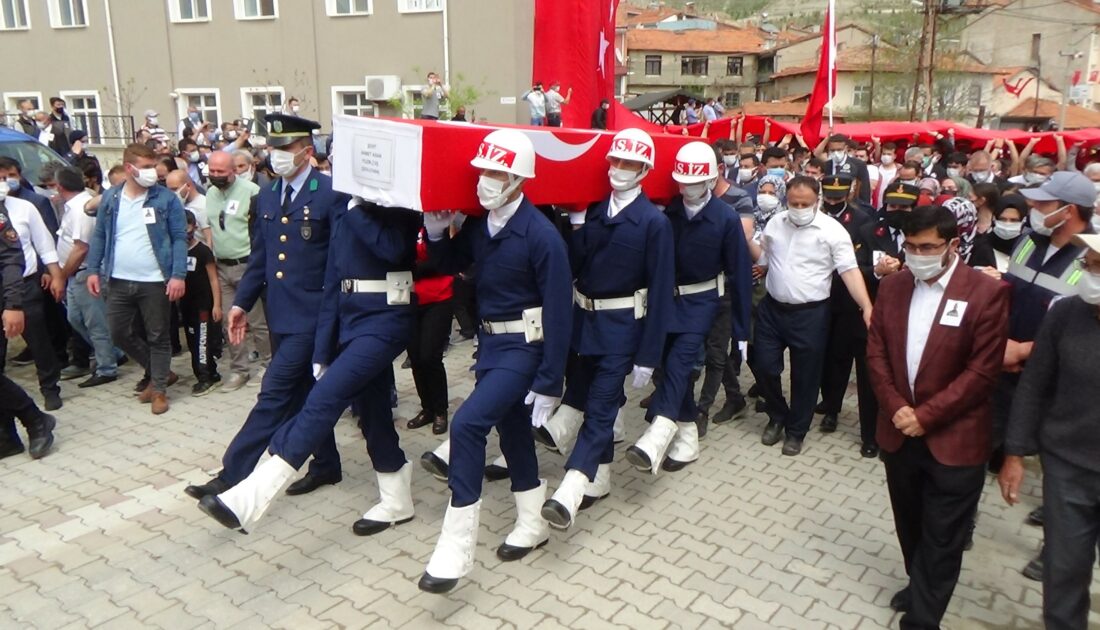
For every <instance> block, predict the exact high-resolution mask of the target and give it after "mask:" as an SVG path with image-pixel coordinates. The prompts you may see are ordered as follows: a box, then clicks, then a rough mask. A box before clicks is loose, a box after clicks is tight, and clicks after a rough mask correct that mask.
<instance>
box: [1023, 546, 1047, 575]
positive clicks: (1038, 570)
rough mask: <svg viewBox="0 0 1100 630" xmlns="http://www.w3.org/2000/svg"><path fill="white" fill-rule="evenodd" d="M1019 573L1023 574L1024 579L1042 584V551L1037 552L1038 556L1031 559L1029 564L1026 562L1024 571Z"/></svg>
mask: <svg viewBox="0 0 1100 630" xmlns="http://www.w3.org/2000/svg"><path fill="white" fill-rule="evenodd" d="M1020 573H1023V574H1024V577H1026V578H1027V579H1029V580H1035V581H1036V582H1042V581H1043V550H1042V549H1040V550H1039V555H1037V556H1035V557H1034V558H1032V559H1031V562H1028V563H1027V566H1026V567H1024V570H1023V571H1020Z"/></svg>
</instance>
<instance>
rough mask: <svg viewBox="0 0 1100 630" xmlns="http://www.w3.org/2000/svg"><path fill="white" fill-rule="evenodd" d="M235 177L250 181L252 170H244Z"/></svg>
mask: <svg viewBox="0 0 1100 630" xmlns="http://www.w3.org/2000/svg"><path fill="white" fill-rule="evenodd" d="M237 179H243V180H244V181H246V182H250V181H252V171H245V172H243V173H237Z"/></svg>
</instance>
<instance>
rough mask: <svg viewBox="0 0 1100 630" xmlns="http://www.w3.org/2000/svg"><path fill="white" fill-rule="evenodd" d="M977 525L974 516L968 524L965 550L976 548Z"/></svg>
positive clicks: (964, 544)
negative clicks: (975, 530) (975, 531)
mask: <svg viewBox="0 0 1100 630" xmlns="http://www.w3.org/2000/svg"><path fill="white" fill-rule="evenodd" d="M976 526H977V523H976V521H975V520H974V519H973V518H972V519H970V523H968V524H967V526H966V542H964V543H963V551H970V550H971V549H973V548H974V529H975V527H976Z"/></svg>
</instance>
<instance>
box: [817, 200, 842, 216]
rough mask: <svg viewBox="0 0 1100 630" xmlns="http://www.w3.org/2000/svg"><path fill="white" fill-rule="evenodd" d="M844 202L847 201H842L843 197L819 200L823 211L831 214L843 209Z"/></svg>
mask: <svg viewBox="0 0 1100 630" xmlns="http://www.w3.org/2000/svg"><path fill="white" fill-rule="evenodd" d="M846 204H847V202H846V201H844V200H843V199H842V200H840V201H822V202H821V207H822V208H824V209H825V212H828V213H829V214H832V215H836V214H838V213H839V212H840V211H841V210H843V209H844V206H845V205H846Z"/></svg>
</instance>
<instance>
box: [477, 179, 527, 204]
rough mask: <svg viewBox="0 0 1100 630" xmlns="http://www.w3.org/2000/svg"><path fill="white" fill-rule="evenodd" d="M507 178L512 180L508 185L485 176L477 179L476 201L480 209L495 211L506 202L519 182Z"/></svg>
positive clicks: (518, 180)
mask: <svg viewBox="0 0 1100 630" xmlns="http://www.w3.org/2000/svg"><path fill="white" fill-rule="evenodd" d="M509 177H510V178H511V179H513V180H514V181H513V182H512V183H511V184H510V185H506V184H505V183H504V182H502V181H500V180H499V179H494V178H492V177H487V176H485V175H482V176H481V177H478V178H477V200H478V202H480V203H481V207H482V208H485V209H486V210H496V209H497V208H499V207H501V206H503V205H504V204H505V203H506V202H507V201H508V197H509V196H511V194H512V192H514V191H515V189H516V186H518V185H519V182H520V181H521V180H520V178H518V177H511V176H509Z"/></svg>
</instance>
